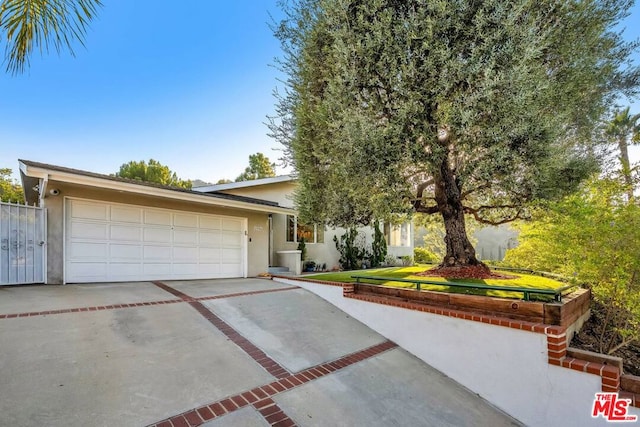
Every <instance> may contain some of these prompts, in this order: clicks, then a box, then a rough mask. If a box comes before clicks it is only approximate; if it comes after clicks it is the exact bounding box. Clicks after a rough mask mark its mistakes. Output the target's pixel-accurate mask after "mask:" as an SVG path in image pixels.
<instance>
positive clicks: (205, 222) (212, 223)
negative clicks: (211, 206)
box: [200, 216, 222, 230]
mask: <svg viewBox="0 0 640 427" xmlns="http://www.w3.org/2000/svg"><path fill="white" fill-rule="evenodd" d="M221 228H222V220H221V219H220V218H216V217H212V216H201V217H200V229H205V230H220V229H221Z"/></svg>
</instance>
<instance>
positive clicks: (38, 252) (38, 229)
mask: <svg viewBox="0 0 640 427" xmlns="http://www.w3.org/2000/svg"><path fill="white" fill-rule="evenodd" d="M46 221H47V215H46V209H44V208H37V207H33V206H23V205H14V204H11V203H0V285H22V284H28V283H44V272H45V270H46V269H45V265H46V256H45V248H46V245H45V240H46V238H45V236H46V234H47V224H46Z"/></svg>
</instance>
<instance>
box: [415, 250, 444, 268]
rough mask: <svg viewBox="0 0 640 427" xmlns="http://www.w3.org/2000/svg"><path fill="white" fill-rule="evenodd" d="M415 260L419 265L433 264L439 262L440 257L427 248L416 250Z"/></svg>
mask: <svg viewBox="0 0 640 427" xmlns="http://www.w3.org/2000/svg"><path fill="white" fill-rule="evenodd" d="M413 259H414V260H415V262H417V263H418V264H433V263H437V262H438V261H439V259H438V256H437V255H436V254H434V253H433V252H431V251H430V250H429V249H427V248H414V249H413Z"/></svg>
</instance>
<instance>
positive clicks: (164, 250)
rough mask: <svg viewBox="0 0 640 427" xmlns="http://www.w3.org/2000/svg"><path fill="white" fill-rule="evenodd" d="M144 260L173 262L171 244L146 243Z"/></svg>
mask: <svg viewBox="0 0 640 427" xmlns="http://www.w3.org/2000/svg"><path fill="white" fill-rule="evenodd" d="M143 253H144V260H145V262H148V261H164V262H171V247H170V246H151V245H145V246H144V249H143Z"/></svg>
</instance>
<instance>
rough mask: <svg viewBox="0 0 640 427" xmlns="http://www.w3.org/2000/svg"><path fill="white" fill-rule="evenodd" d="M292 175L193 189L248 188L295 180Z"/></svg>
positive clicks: (208, 190)
mask: <svg viewBox="0 0 640 427" xmlns="http://www.w3.org/2000/svg"><path fill="white" fill-rule="evenodd" d="M295 180H296V178H294V177H293V176H292V175H280V176H274V177H271V178H260V179H253V180H249V181H238V182H229V183H226V184H215V185H207V186H204V187H196V188H194V189H193V191H198V192H200V193H211V192H215V191H224V190H233V189H235V188H246V187H257V186H260V185H269V184H277V183H279V182H289V181H295Z"/></svg>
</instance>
